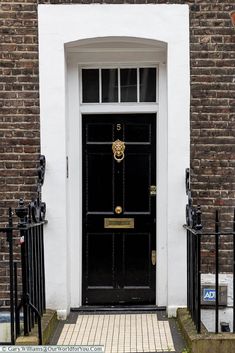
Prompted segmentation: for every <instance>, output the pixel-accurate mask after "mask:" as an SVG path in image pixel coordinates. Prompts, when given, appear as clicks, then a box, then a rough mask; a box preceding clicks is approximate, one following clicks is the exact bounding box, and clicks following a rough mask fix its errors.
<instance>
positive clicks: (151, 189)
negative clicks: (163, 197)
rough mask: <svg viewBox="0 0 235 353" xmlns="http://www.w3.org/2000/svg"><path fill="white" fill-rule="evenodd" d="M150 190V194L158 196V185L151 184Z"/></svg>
mask: <svg viewBox="0 0 235 353" xmlns="http://www.w3.org/2000/svg"><path fill="white" fill-rule="evenodd" d="M149 192H150V196H156V194H157V186H156V185H150V188H149Z"/></svg>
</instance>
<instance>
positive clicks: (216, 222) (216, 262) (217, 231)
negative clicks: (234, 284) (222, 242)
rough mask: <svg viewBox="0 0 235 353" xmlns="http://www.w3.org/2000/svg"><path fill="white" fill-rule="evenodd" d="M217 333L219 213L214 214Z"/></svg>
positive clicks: (216, 331) (217, 330)
mask: <svg viewBox="0 0 235 353" xmlns="http://www.w3.org/2000/svg"><path fill="white" fill-rule="evenodd" d="M218 332H219V212H218V210H216V213H215V333H218Z"/></svg>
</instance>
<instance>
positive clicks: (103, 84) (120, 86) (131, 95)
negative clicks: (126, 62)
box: [82, 67, 157, 104]
mask: <svg viewBox="0 0 235 353" xmlns="http://www.w3.org/2000/svg"><path fill="white" fill-rule="evenodd" d="M156 87H157V68H156V67H137V68H133V67H132V68H128V67H127V68H126V67H125V68H122V67H114V68H92V69H90V68H88V69H85V68H84V69H82V103H102V104H103V103H147V102H149V103H156V101H157V89H156Z"/></svg>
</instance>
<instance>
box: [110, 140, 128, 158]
mask: <svg viewBox="0 0 235 353" xmlns="http://www.w3.org/2000/svg"><path fill="white" fill-rule="evenodd" d="M125 148H126V146H125V143H124V142H123V141H121V140H116V141H114V142H113V144H112V150H113V156H114V159H115V160H116V161H117V162H118V163H120V162H121V161H122V160H123V159H124V157H125V154H124V151H125Z"/></svg>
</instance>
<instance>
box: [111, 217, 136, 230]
mask: <svg viewBox="0 0 235 353" xmlns="http://www.w3.org/2000/svg"><path fill="white" fill-rule="evenodd" d="M134 227H135V220H134V218H105V219H104V228H134Z"/></svg>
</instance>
